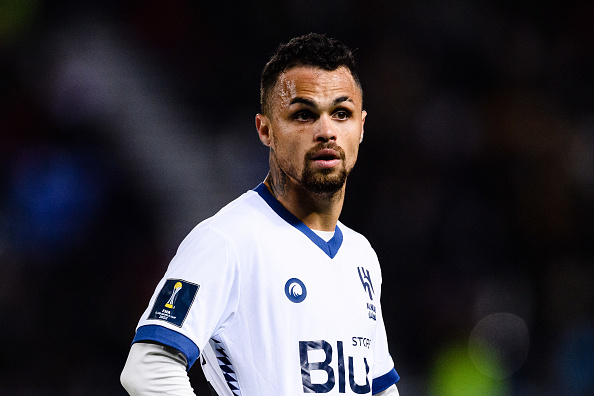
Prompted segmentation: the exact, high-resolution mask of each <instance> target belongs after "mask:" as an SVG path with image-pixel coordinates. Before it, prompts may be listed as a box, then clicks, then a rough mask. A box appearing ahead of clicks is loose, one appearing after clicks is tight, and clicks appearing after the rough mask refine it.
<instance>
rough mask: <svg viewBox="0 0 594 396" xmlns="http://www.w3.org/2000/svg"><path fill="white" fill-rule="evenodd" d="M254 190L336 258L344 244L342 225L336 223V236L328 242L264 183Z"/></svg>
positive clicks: (285, 218) (288, 221)
mask: <svg viewBox="0 0 594 396" xmlns="http://www.w3.org/2000/svg"><path fill="white" fill-rule="evenodd" d="M254 191H255V192H257V193H258V194H259V195H260V197H262V199H263V200H264V201H266V203H267V204H268V206H270V208H271V209H272V210H274V211H275V212H276V214H278V215H279V216H280V217H281V218H282V219H283V220H284V221H286V222H287V223H289V224H290V225H292V226H293V227H295V228H297V229H298V230H299V231H301V232H302V233H303V234H304V235H305V236H306V237H308V238H309V239H310V240H311V241H312V242H313V243H315V244H316V245H318V247H319V248H320V249H322V250H323V251H324V253H326V254H327V255H328V257H330V258H334V256H336V253H338V249H340V246H341V245H342V231H341V230H340V227H338V225H336V228H335V230H334V236H333V237H332V239H330V240H329V241H328V242H326V241H325V240H323V239H322V238H320V237H319V236H318V235H317V234H316V233H315V232H313V231H312V230H311V228H309V227H308V226H306V225H305V223H303V222H302V221H301V220H299V219H298V218H297V217H296V216H295V215H294V214H293V213H291V212H289V211H288V210H287V209H286V208H285V207H284V206H283V205H282V204H281V203H280V202H279V201H278V200H277V199H276V198H275V197H274V195H272V193H271V192H270V191H269V190H268V187H266V186H265V185H264V183H260V184H258V186H257V187H256V188H254Z"/></svg>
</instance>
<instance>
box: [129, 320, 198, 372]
mask: <svg viewBox="0 0 594 396" xmlns="http://www.w3.org/2000/svg"><path fill="white" fill-rule="evenodd" d="M141 341H155V342H158V343H159V344H163V345H167V346H170V347H172V348H175V349H177V350H178V351H180V352H181V353H183V354H184V355H186V359H187V360H188V370H189V369H190V367H192V365H193V364H194V362H195V361H196V359H198V357H199V356H200V349H198V347H197V346H196V344H194V342H193V341H192V340H190V339H189V338H188V337H186V336H185V335H183V334H180V333H178V332H177V331H173V330H169V329H168V328H166V327H163V326H158V325H146V326H141V327H139V328H138V330H136V335H135V336H134V340H133V341H132V343H133V344H134V343H135V342H141Z"/></svg>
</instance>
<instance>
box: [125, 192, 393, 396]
mask: <svg viewBox="0 0 594 396" xmlns="http://www.w3.org/2000/svg"><path fill="white" fill-rule="evenodd" d="M381 281H382V278H381V271H380V267H379V263H378V259H377V256H376V254H375V252H374V250H373V249H372V248H371V246H370V244H369V242H368V241H367V240H366V239H365V238H364V237H363V236H362V235H360V234H358V233H356V232H354V231H353V230H351V229H349V228H348V227H346V226H345V225H343V224H342V223H340V222H339V223H338V225H337V226H336V229H335V233H334V236H333V237H332V238H331V239H330V240H329V241H328V242H326V241H324V240H323V239H322V238H320V237H319V236H318V235H316V234H315V233H314V232H313V231H312V230H311V229H309V228H308V227H307V226H306V225H305V224H304V223H303V222H301V221H300V220H299V219H297V218H296V217H295V216H294V215H293V214H291V213H290V212H289V211H288V210H286V209H285V208H284V207H283V206H282V205H281V204H280V203H279V202H278V201H277V200H276V199H275V198H274V196H273V195H272V194H271V193H270V192H269V191H268V189H267V188H266V186H265V185H264V184H260V185H258V187H256V188H255V189H254V190H251V191H248V192H246V193H245V194H243V195H242V196H240V197H239V198H237V199H236V200H234V201H233V202H231V203H229V204H228V205H227V206H225V207H224V208H223V209H221V210H220V211H219V212H218V213H217V214H215V215H214V216H213V217H211V218H209V219H207V220H205V221H203V222H201V223H200V224H199V225H198V226H196V227H195V228H194V229H193V230H192V231H191V232H190V233H189V235H188V236H187V237H186V238H185V239H184V241H183V242H182V243H181V245H180V247H179V249H178V251H177V253H176V255H175V256H174V258H173V259H172V261H171V263H170V264H169V267H168V269H167V271H166V273H165V275H164V277H163V279H162V280H161V281H160V282H159V284H158V285H157V288H156V290H155V293H154V294H153V296H152V298H151V300H150V302H149V305H148V307H147V309H146V311H145V312H144V314H143V315H142V317H141V319H140V321H139V324H138V327H137V329H136V336H135V338H134V342H138V341H156V342H159V343H161V344H165V345H168V346H171V347H174V348H176V349H178V350H179V351H181V352H182V353H183V354H184V355H185V356H186V357H187V360H188V369H189V367H191V366H192V364H193V363H194V362H195V361H196V360H197V359H198V358H199V357H200V363H201V365H202V368H203V371H204V374H205V376H206V378H207V380H208V381H209V382H210V384H211V386H212V387H213V388H214V389H215V391H216V392H217V394H218V395H220V396H223V395H243V396H279V395H283V396H285V395H287V396H290V395H301V394H303V393H326V394H330V395H342V394H346V395H368V394H372V393H377V392H380V391H382V390H384V389H386V388H388V387H389V386H391V385H392V384H394V383H395V382H397V381H398V380H399V376H398V374H397V372H396V370H395V369H394V363H393V361H392V358H391V356H390V354H389V351H388V345H387V338H386V333H385V329H384V323H383V319H382V311H381V305H380V294H381V293H380V289H381Z"/></svg>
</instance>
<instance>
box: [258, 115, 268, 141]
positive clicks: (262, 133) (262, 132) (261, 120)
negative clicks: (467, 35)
mask: <svg viewBox="0 0 594 396" xmlns="http://www.w3.org/2000/svg"><path fill="white" fill-rule="evenodd" d="M256 129H257V130H258V136H259V137H260V141H261V142H262V143H263V144H264V146H266V147H270V141H271V136H270V120H269V119H268V117H266V116H265V115H264V114H256Z"/></svg>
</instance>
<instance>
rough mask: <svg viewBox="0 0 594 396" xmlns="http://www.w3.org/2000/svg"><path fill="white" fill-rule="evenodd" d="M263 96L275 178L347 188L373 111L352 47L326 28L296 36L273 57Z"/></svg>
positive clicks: (261, 120) (261, 119)
mask: <svg viewBox="0 0 594 396" xmlns="http://www.w3.org/2000/svg"><path fill="white" fill-rule="evenodd" d="M262 98H263V99H262V101H263V106H262V107H263V114H257V115H256V128H257V130H258V134H259V137H260V140H261V141H262V143H264V144H265V145H266V146H268V147H270V178H269V180H270V182H271V184H272V183H275V186H277V187H280V186H282V188H291V187H292V186H294V187H297V188H302V189H304V190H305V191H308V192H310V193H315V194H324V195H327V196H331V197H335V196H337V195H336V194H337V193H340V192H342V191H343V190H344V186H345V182H346V178H347V176H348V174H349V172H350V171H351V169H352V168H353V166H354V165H355V162H356V161H357V155H358V150H359V143H360V142H361V140H362V139H363V125H364V123H365V117H366V114H367V113H366V112H365V111H364V110H363V97H362V91H361V86H360V83H359V80H358V78H357V77H356V74H354V62H353V55H352V53H351V51H350V50H349V49H348V48H347V47H345V46H344V45H343V44H340V43H339V42H337V41H336V40H331V39H328V38H326V37H325V36H321V35H315V34H310V35H307V36H303V37H299V38H296V39H293V40H291V41H290V42H289V43H287V44H286V45H283V46H281V47H280V48H279V50H278V51H277V53H276V54H275V55H274V56H273V58H272V59H271V61H270V62H269V63H268V64H267V65H266V67H265V69H264V73H263V75H262ZM279 191H280V190H279ZM341 195H342V194H339V195H338V196H341Z"/></svg>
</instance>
